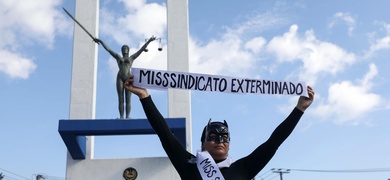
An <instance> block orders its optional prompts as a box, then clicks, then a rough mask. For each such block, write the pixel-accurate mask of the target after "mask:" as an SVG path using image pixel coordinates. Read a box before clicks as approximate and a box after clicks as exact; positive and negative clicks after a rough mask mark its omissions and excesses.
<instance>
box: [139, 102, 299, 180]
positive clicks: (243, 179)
mask: <svg viewBox="0 0 390 180" xmlns="http://www.w3.org/2000/svg"><path fill="white" fill-rule="evenodd" d="M141 103H142V106H143V109H144V111H145V114H146V117H147V118H148V120H149V122H150V124H151V126H152V127H153V129H154V130H155V131H156V133H157V135H158V137H159V138H160V141H161V144H162V146H163V148H164V150H165V152H166V153H167V155H168V158H169V159H170V161H171V162H172V164H173V166H174V167H175V169H176V171H177V172H178V173H179V175H180V177H181V179H183V180H201V179H202V177H201V175H200V174H199V171H198V168H197V166H196V163H190V162H189V160H190V159H193V158H195V156H194V155H193V154H191V153H189V152H188V151H187V150H186V149H185V148H184V147H183V146H182V145H181V144H180V142H179V141H178V139H177V138H176V137H175V136H174V135H173V134H172V133H171V131H170V129H169V127H168V125H167V123H166V122H165V119H164V117H163V116H162V115H161V114H160V112H159V111H158V109H157V108H156V106H155V104H154V103H153V101H152V98H151V96H148V97H146V98H144V99H141ZM302 114H303V112H302V111H300V110H299V109H297V108H294V110H293V111H292V112H291V113H290V115H289V116H288V117H287V118H286V119H285V120H284V121H283V122H282V123H281V124H280V125H279V126H278V127H277V128H276V129H275V130H274V132H273V133H272V134H271V136H270V138H269V139H268V140H267V141H265V142H264V143H263V144H261V145H260V146H259V147H257V148H256V149H255V150H254V151H253V152H252V153H250V154H249V155H248V156H246V157H243V158H241V159H239V160H237V161H235V162H234V163H232V164H231V165H230V166H229V167H223V168H220V171H221V173H222V174H223V176H224V178H225V179H226V180H250V179H253V178H254V177H255V176H256V174H257V173H259V172H260V171H261V170H262V169H263V168H264V166H265V165H266V164H267V163H268V162H269V161H270V160H271V158H272V157H273V156H274V154H275V152H276V150H277V149H278V147H279V146H280V145H281V144H282V143H283V141H284V140H285V139H287V137H288V136H289V135H290V134H291V132H292V131H293V129H294V128H295V126H296V125H297V123H298V121H299V119H300V118H301V116H302Z"/></svg>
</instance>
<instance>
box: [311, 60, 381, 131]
mask: <svg viewBox="0 0 390 180" xmlns="http://www.w3.org/2000/svg"><path fill="white" fill-rule="evenodd" d="M376 75H377V68H376V66H375V65H374V64H371V65H370V70H369V71H368V72H367V74H366V75H365V76H364V78H363V79H362V80H361V81H360V82H359V83H355V84H354V83H353V82H350V81H342V82H338V83H334V84H332V85H331V86H330V87H329V89H328V94H329V96H328V98H327V99H326V102H320V105H319V106H318V107H317V108H315V109H314V113H313V114H316V115H317V116H318V117H320V118H323V119H329V120H330V121H333V122H334V123H336V124H353V125H356V124H359V123H362V122H363V121H364V120H365V118H367V117H365V115H366V114H367V113H368V112H370V111H372V110H373V109H374V108H376V107H377V106H378V105H379V104H380V103H381V97H380V95H377V94H374V93H370V90H371V89H372V83H371V80H372V79H373V78H374V77H375V76H376Z"/></svg>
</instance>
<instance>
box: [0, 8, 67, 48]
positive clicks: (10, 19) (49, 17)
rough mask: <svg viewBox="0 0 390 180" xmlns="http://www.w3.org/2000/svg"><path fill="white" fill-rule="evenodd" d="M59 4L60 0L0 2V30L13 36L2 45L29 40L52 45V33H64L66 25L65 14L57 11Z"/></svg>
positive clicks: (17, 44) (12, 44) (19, 44)
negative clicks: (0, 19) (0, 21)
mask: <svg viewBox="0 0 390 180" xmlns="http://www.w3.org/2000/svg"><path fill="white" fill-rule="evenodd" d="M60 4H61V1H60V0H51V1H46V0H34V1H12V0H4V1H1V2H0V14H1V17H2V23H1V25H0V26H1V27H0V32H1V34H3V33H4V32H5V33H10V34H12V35H13V36H14V38H12V39H6V40H7V41H6V42H5V43H4V44H3V45H5V46H13V47H15V46H16V47H18V46H22V45H24V44H25V43H26V41H27V40H29V41H35V42H39V43H42V44H44V45H45V46H48V47H51V46H52V45H53V42H54V37H55V33H56V32H64V27H66V22H65V18H64V15H63V14H62V12H60V11H59V10H57V7H58V6H59V5H60ZM19 37H20V38H19ZM26 38H27V39H26Z"/></svg>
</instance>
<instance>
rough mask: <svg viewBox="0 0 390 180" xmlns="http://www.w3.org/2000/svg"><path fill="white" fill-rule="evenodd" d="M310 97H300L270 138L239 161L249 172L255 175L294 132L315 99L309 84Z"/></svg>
mask: <svg viewBox="0 0 390 180" xmlns="http://www.w3.org/2000/svg"><path fill="white" fill-rule="evenodd" d="M308 93H309V97H304V96H301V97H299V100H298V103H297V106H296V107H295V108H294V109H293V111H292V112H291V113H290V114H289V116H288V117H287V118H286V119H285V120H284V121H283V122H282V123H281V124H280V125H279V126H278V127H277V128H276V129H275V130H274V132H273V133H272V134H271V136H270V137H269V139H268V140H267V141H266V142H264V143H263V144H261V145H260V146H259V147H257V148H256V149H255V150H254V151H253V152H252V153H251V154H250V155H248V156H247V157H245V158H242V159H240V160H238V161H237V163H242V164H243V167H245V169H244V170H245V171H246V172H247V174H250V175H252V176H255V175H256V174H257V173H258V172H259V171H261V169H263V168H264V166H265V165H267V163H268V162H269V161H270V160H271V158H272V157H273V156H274V154H275V153H276V150H277V149H278V148H279V146H280V145H281V144H282V143H283V142H284V141H285V140H286V139H287V138H288V136H289V135H290V134H291V133H292V131H293V130H294V128H295V126H296V125H297V124H298V122H299V120H300V118H301V117H302V115H303V112H304V111H305V110H306V109H307V108H308V107H309V106H310V105H311V103H312V102H313V100H314V91H313V89H312V88H311V87H310V86H308Z"/></svg>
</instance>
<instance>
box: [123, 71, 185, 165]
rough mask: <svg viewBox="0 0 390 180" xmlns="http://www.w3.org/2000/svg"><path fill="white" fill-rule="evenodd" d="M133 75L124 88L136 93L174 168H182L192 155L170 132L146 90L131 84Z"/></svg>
mask: <svg viewBox="0 0 390 180" xmlns="http://www.w3.org/2000/svg"><path fill="white" fill-rule="evenodd" d="M133 82H134V79H133V76H131V77H130V78H129V80H127V81H126V82H125V88H126V89H127V90H129V91H131V92H132V93H134V94H136V95H137V96H138V97H139V98H140V101H141V103H142V107H143V109H144V111H145V115H146V117H147V118H148V120H149V123H150V125H151V126H152V127H153V129H154V130H155V131H156V133H157V135H158V137H159V138H160V141H161V144H162V146H163V148H164V150H165V152H166V153H167V155H168V157H169V158H170V160H171V161H172V163H173V165H174V166H175V167H176V168H182V167H181V166H183V165H184V164H186V162H187V159H190V158H191V157H192V155H191V154H190V153H189V152H187V150H186V149H185V148H184V147H183V146H182V145H181V144H180V141H179V140H178V139H177V138H176V137H175V136H174V135H173V134H172V132H171V130H170V129H169V127H168V124H167V123H166V121H165V119H164V118H163V116H162V115H161V114H160V112H159V111H158V109H157V108H156V106H155V105H154V103H153V101H152V98H151V97H150V95H149V93H148V91H147V90H146V89H144V88H139V87H136V86H134V85H133Z"/></svg>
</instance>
